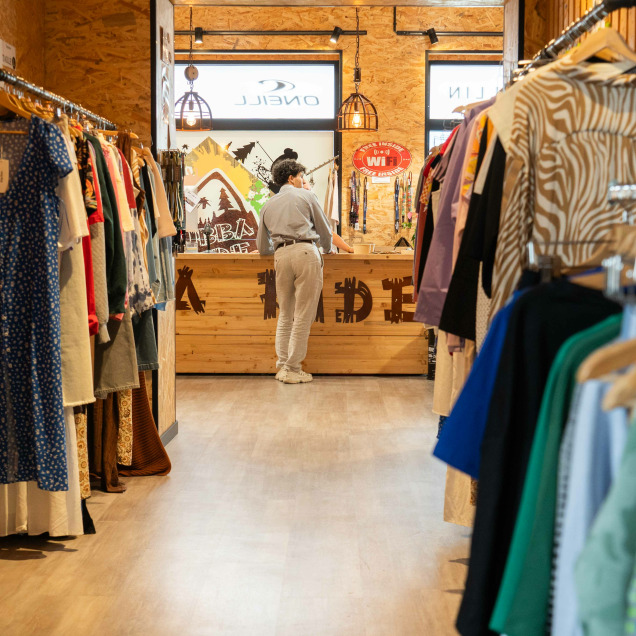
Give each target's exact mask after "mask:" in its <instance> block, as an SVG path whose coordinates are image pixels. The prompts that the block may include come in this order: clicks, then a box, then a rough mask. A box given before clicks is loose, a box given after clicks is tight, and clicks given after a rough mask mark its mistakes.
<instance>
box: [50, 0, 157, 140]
mask: <svg viewBox="0 0 636 636" xmlns="http://www.w3.org/2000/svg"><path fill="white" fill-rule="evenodd" d="M45 33H46V46H45V56H46V83H47V86H48V87H50V88H51V89H52V90H54V91H56V92H58V93H60V94H61V95H64V96H65V97H67V98H69V99H71V100H73V101H75V102H78V103H80V104H82V106H84V107H86V108H89V109H91V110H93V111H95V112H97V113H99V114H100V115H103V116H104V117H107V118H109V119H111V120H112V121H114V122H115V123H116V124H117V126H119V127H121V128H124V129H130V130H133V131H135V132H136V133H137V134H138V135H139V136H140V137H141V139H142V140H143V142H144V143H145V144H146V145H150V141H151V79H150V2H149V1H148V0H110V1H109V2H103V1H102V0H82V2H77V0H55V1H49V2H47V3H46V19H45Z"/></svg>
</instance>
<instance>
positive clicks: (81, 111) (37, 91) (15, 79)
mask: <svg viewBox="0 0 636 636" xmlns="http://www.w3.org/2000/svg"><path fill="white" fill-rule="evenodd" d="M0 82H5V83H6V84H9V85H10V86H13V87H15V88H16V89H18V90H21V91H27V92H28V93H30V94H31V95H33V96H34V97H39V98H41V99H43V100H45V101H47V102H51V103H52V104H55V105H56V106H58V107H59V108H61V109H62V110H63V111H64V112H65V113H67V114H69V115H79V116H81V117H85V118H86V119H89V120H91V121H92V122H94V123H96V124H98V125H99V127H100V128H103V129H105V130H116V129H117V126H115V124H114V123H113V122H112V121H110V120H109V119H106V118H105V117H100V116H99V115H96V114H95V113H93V112H92V111H90V110H88V109H86V108H84V107H83V106H81V105H79V104H76V103H75V102H72V101H70V100H68V99H65V98H64V97H61V96H60V95H57V94H56V93H52V92H51V91H47V90H46V89H45V88H42V87H41V86H37V85H36V84H32V83H31V82H27V80H25V79H24V78H22V77H19V76H18V75H13V73H9V72H8V71H4V70H2V69H0Z"/></svg>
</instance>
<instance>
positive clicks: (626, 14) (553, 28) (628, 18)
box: [546, 0, 636, 49]
mask: <svg viewBox="0 0 636 636" xmlns="http://www.w3.org/2000/svg"><path fill="white" fill-rule="evenodd" d="M595 4H597V3H596V2H594V1H593V0H546V5H547V12H546V13H547V14H546V20H547V29H548V40H550V39H552V38H554V37H556V36H557V35H559V33H561V31H563V29H565V28H566V27H567V26H568V25H569V24H571V23H572V22H574V20H577V19H578V18H580V17H581V16H582V15H583V14H584V13H585V12H586V11H587V10H588V9H591V8H592V7H593V6H594V5H595ZM608 20H609V22H610V24H611V26H612V27H613V28H615V29H616V30H618V31H619V32H620V33H621V35H622V36H623V37H624V38H625V39H626V40H627V44H628V45H629V46H630V47H631V48H632V49H636V8H635V9H629V10H628V9H621V10H620V11H615V12H614V13H612V14H611V15H610V16H608Z"/></svg>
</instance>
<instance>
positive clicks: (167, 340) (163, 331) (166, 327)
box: [157, 300, 177, 435]
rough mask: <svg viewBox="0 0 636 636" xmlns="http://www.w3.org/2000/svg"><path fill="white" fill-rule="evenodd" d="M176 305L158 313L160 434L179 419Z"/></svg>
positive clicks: (158, 423)
mask: <svg viewBox="0 0 636 636" xmlns="http://www.w3.org/2000/svg"><path fill="white" fill-rule="evenodd" d="M175 322H176V317H175V303H174V301H173V300H172V301H170V302H168V303H167V304H166V309H165V310H164V311H158V312H157V327H158V330H157V331H158V333H157V353H158V357H159V372H158V382H159V386H158V393H157V395H158V401H159V404H158V408H157V412H158V415H159V421H158V422H157V428H158V429H159V434H160V435H161V434H163V433H164V432H165V431H167V430H168V429H169V428H170V427H171V426H172V425H173V424H174V422H175V420H176V419H177V395H176V386H175V373H176V369H175V360H176V358H175V355H176V353H175V352H176V341H175Z"/></svg>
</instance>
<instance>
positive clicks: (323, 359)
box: [177, 335, 428, 375]
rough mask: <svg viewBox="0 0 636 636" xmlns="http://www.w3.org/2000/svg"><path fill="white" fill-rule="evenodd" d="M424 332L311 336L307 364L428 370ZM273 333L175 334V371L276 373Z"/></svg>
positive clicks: (371, 370) (340, 369) (338, 370)
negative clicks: (236, 335) (260, 334)
mask: <svg viewBox="0 0 636 636" xmlns="http://www.w3.org/2000/svg"><path fill="white" fill-rule="evenodd" d="M427 360H428V343H427V340H426V337H425V336H421V337H420V336H393V337H383V338H380V337H368V336H344V337H335V336H333V337H331V336H311V337H310V338H309V348H308V352H307V358H306V360H305V364H304V368H305V369H306V370H307V371H308V372H310V373H324V374H336V375H340V374H382V373H394V374H416V373H426V370H427ZM275 372H276V354H275V350H274V337H273V336H241V337H235V336H215V335H196V336H182V335H179V336H177V373H275Z"/></svg>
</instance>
